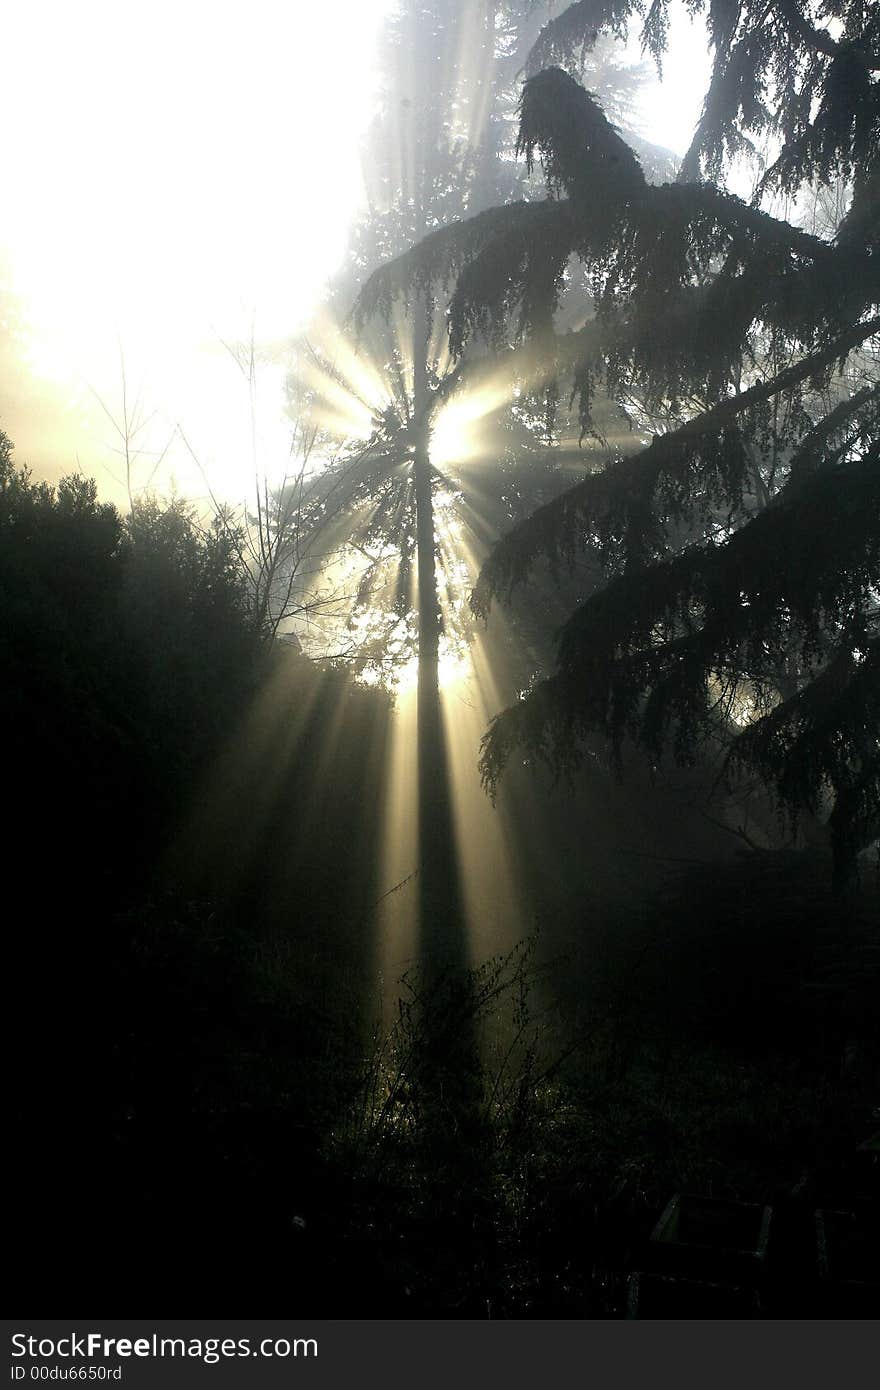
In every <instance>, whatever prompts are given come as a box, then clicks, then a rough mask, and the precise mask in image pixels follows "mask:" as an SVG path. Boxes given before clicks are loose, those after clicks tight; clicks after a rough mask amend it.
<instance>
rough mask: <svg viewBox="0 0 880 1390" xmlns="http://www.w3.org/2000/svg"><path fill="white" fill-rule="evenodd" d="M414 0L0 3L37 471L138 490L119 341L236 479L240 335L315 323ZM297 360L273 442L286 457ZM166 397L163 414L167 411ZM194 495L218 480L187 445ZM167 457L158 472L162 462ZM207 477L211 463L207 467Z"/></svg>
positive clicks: (654, 116) (677, 90) (685, 46)
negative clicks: (124, 466)
mask: <svg viewBox="0 0 880 1390" xmlns="http://www.w3.org/2000/svg"><path fill="white" fill-rule="evenodd" d="M391 3H392V0H332V3H330V4H326V5H315V4H314V3H312V0H308V3H307V0H208V2H207V3H206V0H76V3H75V4H73V3H71V0H20V2H19V3H17V4H9V5H7V6H5V7H4V11H3V17H2V19H0V45H2V53H3V80H2V82H0V130H2V131H3V133H4V161H3V175H2V178H3V194H4V197H3V214H2V219H0V332H2V335H3V336H2V338H0V426H2V428H4V429H5V430H6V432H7V433H8V434H9V435H10V436H11V438H12V439H13V442H14V443H15V444H16V457H17V458H18V460H19V461H20V462H25V463H29V464H30V465H31V466H32V467H33V468H34V471H35V473H36V474H37V475H38V476H59V475H60V474H62V473H64V472H68V471H70V470H71V469H72V468H73V467H75V466H76V465H77V463H78V464H79V465H80V466H81V467H82V469H83V471H84V472H86V473H87V474H93V475H95V476H96V477H98V480H99V483H100V484H101V486H102V489H103V490H104V491H105V492H106V493H107V494H108V495H110V496H113V497H115V499H116V500H121V496H120V492H119V489H118V486H117V485H115V484H114V482H113V475H114V473H115V475H116V477H117V479H118V477H119V476H120V467H119V459H118V456H117V455H115V454H114V452H113V447H114V445H116V444H118V442H119V441H118V440H115V439H114V433H113V427H112V425H111V424H110V422H109V420H108V419H107V418H106V416H105V415H104V413H103V411H102V409H101V407H100V406H99V405H98V403H97V401H96V399H95V395H94V393H95V392H97V393H99V394H100V396H101V398H102V400H103V401H104V402H105V404H106V406H107V408H108V410H109V411H110V413H111V414H112V415H114V416H115V417H116V418H120V415H121V373H120V345H121V347H122V350H123V353H124V357H125V363H126V375H127V380H128V389H129V397H130V402H129V403H130V404H131V398H132V397H134V396H136V395H137V394H138V393H140V398H141V408H142V414H143V415H144V416H146V415H151V416H152V417H153V418H152V421H151V424H150V425H149V426H148V427H147V428H146V429H145V431H144V433H143V434H142V435H141V437H140V439H139V441H138V442H140V443H143V444H145V445H146V446H148V447H149V448H151V449H153V450H154V451H155V450H158V449H160V448H161V447H162V446H163V444H164V442H165V441H166V440H167V438H169V437H170V434H171V432H172V431H173V429H174V425H175V424H176V423H178V422H179V423H180V424H181V425H182V426H183V427H184V429H185V430H186V434H187V437H188V438H189V440H190V441H191V443H192V444H193V445H194V447H195V448H196V450H197V452H198V453H199V457H200V459H201V460H202V462H203V463H204V464H205V465H206V467H207V468H208V471H209V476H211V480H212V483H213V485H214V486H215V487H216V488H217V489H218V490H221V491H229V490H230V488H232V489H233V490H234V484H233V479H234V478H236V477H241V476H244V475H246V474H247V473H248V472H249V471H250V469H249V464H248V463H246V462H245V464H244V473H242V471H241V470H242V462H243V460H245V459H249V450H250V443H249V434H250V417H249V407H248V400H247V392H246V388H245V385H244V382H243V380H242V378H241V377H240V376H239V375H238V374H237V373H236V369H235V367H234V365H233V364H232V362H231V361H230V359H229V357H228V354H227V353H226V351H225V349H224V348H223V347H222V344H221V342H220V339H221V338H225V339H227V340H229V341H234V340H241V339H242V338H246V337H247V336H248V334H249V332H250V328H251V324H252V323H253V324H254V328H255V332H256V335H257V338H258V339H259V340H260V341H261V342H263V343H266V344H271V343H273V342H275V343H280V342H282V341H283V340H284V339H285V338H286V337H289V336H290V335H292V334H293V333H294V332H295V331H296V329H297V327H298V326H299V325H300V324H301V323H302V322H303V321H304V320H305V319H306V318H307V317H308V315H309V313H310V311H311V310H312V308H313V307H314V305H315V303H316V302H317V300H318V299H319V298H320V295H321V292H322V289H323V286H324V284H325V282H326V279H327V277H328V276H329V275H330V274H331V273H332V271H333V269H334V267H335V265H336V264H337V263H338V260H339V257H340V255H341V252H342V249H343V245H344V238H345V231H346V224H347V222H348V219H349V217H350V216H351V213H352V211H353V210H354V207H355V205H356V203H357V201H358V198H359V196H360V187H361V182H360V171H359V167H358V159H357V139H358V136H359V134H360V131H361V129H362V126H363V124H364V121H365V119H366V117H367V115H368V113H369V110H370V105H371V101H372V90H373V89H372V84H373V81H374V68H373V64H372V55H373V45H374V40H375V36H376V33H377V30H378V25H379V22H380V19H381V17H382V14H383V13H384V12H385V11H387V10H388V9H389V8H390V7H391ZM689 31H690V24H689V22H687V21H686V22H685V26H684V29H683V30H679V26H676V28H675V30H674V31H673V40H674V43H673V48H674V50H675V51H674V53H673V55H672V56H671V57H670V60H669V62H668V64H667V68H666V72H665V74H664V76H665V78H666V80H665V82H664V85H663V88H662V89H660V92H659V95H658V94H657V93H656V92H655V93H654V94H653V95H652V94H651V93H648V94H647V97H646V108H645V119H644V122H643V129H644V134H645V135H646V137H647V138H649V139H651V140H653V141H654V142H655V143H657V144H664V145H668V146H670V147H671V148H673V149H675V150H676V151H679V152H680V151H683V150H684V148H686V146H687V144H688V141H689V138H690V133H691V130H692V128H693V124H694V121H695V120H696V117H697V115H698V113H699V107H700V102H701V99H702V93H703V87H704V76H705V64H704V62H703V59H704V46H703V44H704V41H703V40H702V39H701V38H698V40H697V47H696V48H695V46H694V44H693V42H689V41H688V34H689ZM282 375H283V373H282V370H281V368H280V367H279V368H278V369H277V371H276V372H275V373H274V375H273V372H272V369H271V368H269V369H268V370H265V371H264V372H263V374H262V376H261V391H262V393H263V400H264V404H265V406H266V409H265V411H264V412H263V413H262V414H261V429H262V433H263V442H262V447H263V448H264V450H266V451H268V452H269V453H273V452H279V453H280V454H281V455H282V456H283V453H284V450H285V441H286V431H287V425H286V422H285V420H284V417H283V413H282V405H283V402H282V398H281V378H282ZM154 412H155V413H154ZM169 459H170V461H171V462H172V464H173V468H172V471H173V472H176V476H177V481H178V483H179V485H180V486H181V487H182V488H183V489H184V490H187V491H189V490H193V489H194V487H195V490H203V488H202V489H200V488H199V487H198V486H197V485H198V478H196V479H195V483H194V479H193V476H192V465H191V464H190V463H189V461H188V459H187V457H186V455H185V452H184V451H183V450H182V448H181V446H180V442H179V440H178V441H177V442H176V443H175V444H174V447H173V450H172V452H171V454H170V455H169ZM142 466H143V468H144V469H148V468H149V466H150V465H149V462H148V461H147V460H146V459H145V460H144V461H143V464H142ZM188 470H189V472H188Z"/></svg>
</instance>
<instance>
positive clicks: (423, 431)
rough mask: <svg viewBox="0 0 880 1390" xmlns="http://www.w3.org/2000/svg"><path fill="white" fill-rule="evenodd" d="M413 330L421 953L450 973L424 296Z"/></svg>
mask: <svg viewBox="0 0 880 1390" xmlns="http://www.w3.org/2000/svg"><path fill="white" fill-rule="evenodd" d="M414 318H415V328H414V332H413V378H414V382H413V426H412V430H413V477H414V487H415V500H416V567H417V576H418V617H419V658H418V659H419V667H418V696H417V699H418V715H417V729H418V796H419V807H418V815H419V877H420V887H421V891H420V907H421V954H422V959H423V961H424V963H425V965H426V967H427V968H428V969H429V970H430V971H431V972H434V971H437V972H438V973H444V972H446V971H449V970H455V969H458V968H460V967H461V966H463V965H464V963H465V960H464V949H463V947H464V943H463V939H462V935H463V933H462V920H461V911H460V903H459V885H458V863H457V855H456V848H455V833H454V825H453V817H452V804H451V795H450V785H449V771H448V766H447V760H446V741H445V735H444V729H443V715H442V710H441V707H440V683H439V658H440V631H441V615H440V605H439V603H438V599H437V572H436V553H435V543H434V498H433V485H432V470H431V452H430V441H431V393H430V390H429V388H428V364H427V354H428V344H429V338H430V307H429V304H428V302H427V299H426V298H425V297H424V296H421V297H420V298H419V300H418V301H417V303H416V306H415V313H414Z"/></svg>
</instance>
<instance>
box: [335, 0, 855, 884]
mask: <svg viewBox="0 0 880 1390" xmlns="http://www.w3.org/2000/svg"><path fill="white" fill-rule="evenodd" d="M691 9H692V12H699V11H703V10H705V11H706V13H707V19H708V27H709V34H710V39H711V43H712V47H713V50H714V66H713V74H712V79H711V83H710V88H709V91H708V93H707V95H706V100H705V104H704V110H703V115H702V118H701V121H700V123H699V126H698V128H697V131H696V133H695V136H694V140H693V143H692V145H691V148H690V150H689V151H688V154H687V156H686V157H685V159H684V161H683V163H682V165H681V169H680V171H679V174H678V178H677V181H676V182H674V183H667V184H663V185H660V186H652V185H651V184H649V183H648V181H647V180H646V178H645V176H644V173H643V170H642V167H641V165H640V162H639V159H638V158H637V156H636V154H635V153H634V151H633V149H632V148H631V147H630V146H629V145H628V143H627V142H626V141H625V140H624V139H623V138H622V137H621V135H620V134H619V133H618V132H617V130H615V128H614V127H613V126H612V125H611V123H610V122H609V120H608V119H607V117H606V115H605V113H604V112H603V110H602V108H601V106H600V104H599V102H598V101H597V100H596V99H595V98H594V96H592V95H591V94H590V93H589V92H588V91H586V90H585V89H584V87H582V86H581V85H580V83H579V82H578V81H577V80H576V78H575V77H573V76H572V75H571V73H570V72H567V71H565V70H564V69H563V68H562V67H560V66H558V64H559V63H560V62H566V61H570V60H571V59H572V57H573V55H574V56H576V55H577V54H578V52H580V51H582V50H583V49H584V48H587V49H589V47H590V45H591V44H593V43H594V42H595V40H596V37H597V35H598V34H599V33H600V32H601V31H603V30H608V29H610V30H612V31H616V32H620V31H621V30H622V29H623V27H624V26H625V24H626V22H627V20H629V19H630V18H631V17H632V16H633V14H642V15H643V16H644V28H643V38H644V41H645V43H646V44H647V46H648V47H649V49H650V50H651V51H652V52H653V53H654V54H655V56H656V57H657V58H658V60H660V59H662V54H663V51H664V48H665V44H666V38H667V27H668V25H667V20H668V13H667V6H666V4H664V3H662V0H655V3H654V4H652V5H651V6H650V7H649V8H647V9H645V8H643V7H642V6H640V5H633V4H632V3H630V0H623V3H615V0H612V3H611V4H603V3H601V0H599V3H596V2H595V0H593V2H592V3H591V2H589V0H584V3H579V4H575V5H573V6H570V7H569V8H568V9H567V10H566V11H564V12H562V13H560V14H557V15H556V16H555V17H554V18H553V19H551V21H550V23H549V24H548V25H547V26H546V27H545V29H544V30H543V32H542V34H541V35H540V36H539V38H538V40H537V43H536V45H535V47H534V49H533V51H532V55H531V58H530V61H529V66H528V71H529V73H530V74H531V75H530V76H528V77H527V80H526V81H525V84H524V88H523V93H522V100H521V108H520V128H519V140H518V150H519V152H520V153H521V154H522V155H524V157H525V160H526V163H527V166H528V167H531V166H532V165H533V163H535V162H536V161H537V160H538V159H540V161H541V167H542V169H543V173H544V178H545V181H546V191H547V196H546V198H545V199H544V200H542V201H532V202H520V203H515V204H512V205H510V206H507V207H502V208H495V209H492V210H488V211H486V212H484V213H482V214H481V215H480V216H478V217H476V218H473V219H470V220H468V221H464V222H461V223H455V224H451V225H448V226H445V227H443V228H440V229H438V230H437V231H436V232H434V233H433V234H432V235H431V236H429V237H427V238H426V239H425V240H423V241H422V243H421V244H420V245H419V246H417V247H415V248H413V249H412V250H411V251H409V252H407V253H406V254H405V255H404V256H402V257H400V258H399V259H398V260H397V261H395V262H392V263H391V264H390V265H389V266H386V267H383V268H382V269H381V270H380V271H378V272H377V273H376V274H375V275H374V276H373V277H372V278H371V280H370V281H369V282H368V284H367V286H366V287H365V290H364V293H363V296H362V307H363V308H364V310H365V311H370V310H373V309H375V308H378V307H384V308H385V310H386V312H387V311H388V309H389V306H390V305H391V304H392V303H393V301H394V299H395V298H397V297H399V296H401V295H404V296H405V295H408V294H412V293H414V292H425V291H426V290H427V289H429V288H430V287H432V286H438V285H442V284H446V285H448V286H449V290H450V295H451V298H450V304H449V311H448V326H449V338H450V345H451V348H452V351H453V353H454V354H455V355H458V356H460V355H461V354H462V353H463V352H464V349H465V346H466V345H467V344H468V343H469V342H470V341H471V340H474V339H480V338H482V339H484V340H488V342H489V343H490V344H491V345H492V346H493V347H494V348H495V349H496V350H498V349H502V348H503V349H506V350H507V351H508V352H509V351H510V349H511V348H512V349H513V356H514V358H515V357H516V355H517V354H520V355H521V356H522V357H523V358H526V357H529V358H530V360H531V361H532V363H534V361H535V360H536V359H537V360H540V361H543V362H544V363H545V364H546V374H547V378H548V380H551V379H552V380H566V381H567V382H568V384H569V387H570V390H571V393H572V402H573V404H574V403H576V405H577V411H578V415H579V419H580V427H581V430H582V437H589V436H594V437H595V442H596V443H597V444H598V445H599V446H600V447H599V448H598V449H593V450H591V452H590V454H589V456H586V455H585V473H584V476H583V478H582V480H581V481H580V482H577V483H576V484H575V486H574V487H572V488H571V489H570V490H569V491H567V492H565V493H564V494H562V495H561V496H560V497H559V498H558V499H556V500H555V501H552V502H550V503H549V504H548V505H546V506H545V507H543V508H541V510H539V511H538V512H537V513H535V514H534V515H533V516H532V517H531V518H529V519H528V520H526V521H524V522H523V523H522V524H520V525H519V526H517V527H516V528H515V529H514V530H513V531H512V532H511V533H510V534H509V535H508V536H507V537H506V538H505V539H504V540H503V541H502V542H501V544H500V545H499V546H498V547H497V548H496V550H495V551H494V553H493V554H492V555H491V556H490V558H489V560H488V562H487V564H486V565H485V567H484V569H483V571H482V574H481V576H480V579H479V582H478V584H477V587H476V590H475V592H474V596H473V606H474V608H475V610H476V611H477V612H478V613H479V614H481V615H482V616H487V615H488V613H489V610H490V607H491V604H492V601H493V599H494V598H495V597H497V596H500V597H502V598H506V597H507V596H509V594H510V592H511V590H512V589H513V588H514V587H515V586H516V585H517V584H519V583H521V582H522V581H523V580H524V579H525V578H526V577H527V576H528V575H530V573H531V572H532V569H533V566H534V565H535V563H536V562H537V561H538V560H539V559H542V558H547V559H549V561H550V563H551V565H554V566H555V565H558V563H559V562H560V560H562V561H566V560H571V559H572V558H573V557H574V556H575V555H576V554H580V553H583V552H586V553H587V554H588V555H589V557H590V558H591V559H592V561H594V562H595V563H596V564H598V566H599V569H598V571H597V573H598V574H599V576H600V577H599V579H598V582H597V585H596V588H595V591H594V592H592V593H591V594H589V595H588V596H587V597H586V599H585V601H584V602H583V603H582V604H581V606H580V607H579V608H578V610H577V611H576V613H575V614H574V615H573V616H572V618H571V619H570V621H569V622H568V623H567V625H566V626H565V628H564V630H563V632H562V636H561V642H560V646H559V662H558V669H557V671H556V673H555V674H554V675H552V676H551V677H550V678H549V679H547V680H545V681H543V682H541V683H538V684H536V685H535V686H534V688H533V689H532V691H531V692H530V694H529V695H528V697H527V698H525V699H523V700H522V701H520V702H519V703H518V704H517V705H515V706H514V707H512V708H511V709H510V710H508V711H506V712H505V713H503V714H502V715H500V716H499V717H498V718H497V719H496V720H495V721H494V723H493V725H492V727H491V729H490V731H489V734H488V736H487V739H486V743H485V746H484V753H483V770H484V774H485V777H486V779H487V781H488V782H489V783H490V785H491V784H494V782H495V780H496V779H497V777H498V775H499V774H500V772H501V769H502V767H503V765H504V763H505V761H506V759H507V758H508V757H509V755H510V753H511V751H512V749H513V748H514V747H516V746H523V747H525V748H526V749H527V750H529V751H531V752H532V753H536V754H540V755H542V756H545V757H547V758H548V759H549V760H550V761H551V762H552V763H554V764H556V765H565V764H567V763H571V762H572V761H576V760H577V757H578V756H579V749H580V747H581V746H582V745H581V740H582V738H583V736H584V735H585V734H586V733H588V732H589V731H591V730H599V731H602V732H604V733H605V734H607V735H608V736H609V737H610V739H611V741H612V744H613V746H614V747H615V748H616V749H617V750H618V752H619V751H620V749H621V747H622V745H623V742H624V741H625V740H626V739H628V738H632V739H635V740H637V741H638V742H641V743H642V744H644V745H645V746H646V747H647V748H648V749H649V750H651V752H652V754H653V755H655V756H656V755H659V753H660V751H661V750H662V748H663V747H664V746H666V745H667V744H668V743H671V744H672V746H673V747H674V749H675V750H676V752H677V754H678V755H679V757H681V758H691V757H693V756H695V755H696V750H697V748H698V746H700V745H701V744H702V743H703V741H704V740H705V739H706V738H707V737H708V738H711V739H717V738H719V737H720V738H721V739H722V741H723V742H724V743H725V744H726V746H727V748H728V757H727V762H726V768H727V773H728V776H729V777H730V778H733V776H734V775H735V773H737V772H738V771H743V770H745V771H748V772H749V773H758V774H759V775H760V776H762V777H763V778H764V779H766V780H767V781H768V782H769V783H770V785H771V786H772V787H773V788H774V790H775V792H776V794H777V795H778V797H779V798H780V800H781V802H782V803H784V804H785V805H787V806H789V807H790V808H791V809H792V810H795V811H796V810H797V809H799V808H803V807H808V808H810V809H811V810H813V811H814V812H817V813H819V814H821V815H822V816H825V817H827V818H828V823H829V829H830V835H831V841H832V845H833V848H834V850H835V854H836V858H837V866H838V873H839V875H840V876H841V877H846V875H847V873H848V872H849V868H848V866H850V865H851V863H852V862H853V857H854V855H855V853H856V851H857V850H858V848H859V847H860V846H862V845H864V844H866V843H868V842H869V841H870V840H871V839H872V838H874V837H875V836H876V833H877V829H876V827H877V821H878V817H880V747H878V742H877V737H876V729H877V727H878V719H877V716H878V713H880V695H878V669H880V636H878V598H880V467H878V457H880V442H878V435H877V406H878V395H880V387H878V382H877V374H876V370H875V359H874V348H875V344H876V335H877V334H878V331H880V316H878V313H877V308H878V302H880V273H878V260H877V255H876V247H877V235H878V217H877V194H876V189H877V162H876V154H875V150H876V145H877V136H878V123H880V103H878V86H877V70H878V68H880V37H878V18H877V14H876V10H875V9H874V8H873V7H869V8H867V9H866V8H865V7H864V6H862V5H858V4H850V3H845V4H837V3H830V4H823V5H813V4H807V3H801V0H783V3H776V4H774V3H770V4H762V5H760V6H759V5H757V4H755V5H753V4H751V3H746V4H729V3H715V4H712V5H710V6H703V5H701V4H699V3H696V4H694V5H692V6H691ZM548 61H551V62H552V63H553V64H554V65H552V66H549V67H546V66H545V64H546V63H547V62H548ZM759 137H760V139H761V140H762V141H763V142H764V145H765V150H764V153H765V156H766V157H765V169H764V173H763V177H762V178H761V180H760V182H759V184H758V190H757V193H756V196H755V198H754V199H753V201H752V202H750V203H747V202H745V201H743V200H742V199H741V198H739V197H737V196H734V195H733V194H732V193H730V192H729V191H727V190H726V189H725V187H724V182H723V180H724V176H725V175H726V173H727V172H728V170H729V169H730V162H731V159H732V158H733V157H734V156H738V155H740V154H741V153H742V152H743V151H748V150H749V149H752V148H754V146H755V142H756V141H757V140H758V138H759ZM768 151H769V154H768ZM841 189H843V190H845V192H846V197H845V198H844V200H843V203H844V207H845V208H846V211H845V215H844V216H842V217H841V218H839V219H838V221H837V223H836V224H835V225H833V226H832V227H830V228H825V229H821V231H822V234H821V235H820V234H817V233H816V232H813V231H810V230H808V229H807V228H806V227H805V226H804V225H803V220H804V219H803V217H800V216H799V215H798V208H799V206H803V205H804V204H805V202H806V200H805V198H804V197H803V196H802V197H801V201H800V203H798V201H797V199H795V201H794V203H793V205H792V207H791V208H790V209H789V213H790V215H789V216H788V217H780V216H775V215H773V212H772V207H773V205H772V203H769V202H768V199H770V196H771V194H773V193H774V191H775V192H776V193H778V192H779V191H782V192H783V193H786V194H788V195H795V194H798V193H800V194H801V195H803V194H804V193H805V192H806V193H808V194H809V195H810V198H811V200H812V201H813V202H815V201H816V200H818V199H819V198H820V197H821V196H822V195H823V192H827V193H829V194H831V193H834V194H835V195H839V193H840V191H841ZM837 201H840V199H839V196H838V197H837ZM578 263H580V264H581V265H582V266H583V267H584V268H585V270H586V272H587V275H588V278H589V287H590V303H589V305H588V306H587V308H586V311H585V313H584V314H583V315H582V318H581V323H580V325H579V326H578V327H577V328H575V329H570V330H568V331H564V330H563V328H562V326H561V315H560V307H561V306H562V307H564V305H565V299H566V295H567V293H568V292H569V286H570V284H571V267H572V265H574V264H578ZM603 398H610V400H612V401H615V402H617V404H618V406H619V408H620V409H621V411H624V412H625V413H626V416H627V418H628V419H629V420H630V422H631V425H632V428H633V433H632V442H631V446H630V447H627V448H625V449H623V450H621V449H619V448H611V447H605V448H602V447H601V446H602V445H603V444H604V441H603V440H602V438H601V431H600V430H599V429H598V427H597V425H596V419H595V413H594V407H595V403H596V402H597V401H598V400H601V399H603ZM597 459H598V460H599V466H598V467H597V466H596V460H597ZM587 464H589V465H591V466H589V467H588V466H587Z"/></svg>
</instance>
